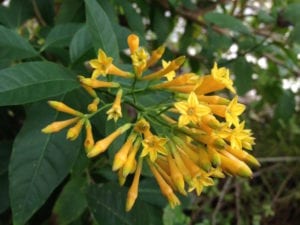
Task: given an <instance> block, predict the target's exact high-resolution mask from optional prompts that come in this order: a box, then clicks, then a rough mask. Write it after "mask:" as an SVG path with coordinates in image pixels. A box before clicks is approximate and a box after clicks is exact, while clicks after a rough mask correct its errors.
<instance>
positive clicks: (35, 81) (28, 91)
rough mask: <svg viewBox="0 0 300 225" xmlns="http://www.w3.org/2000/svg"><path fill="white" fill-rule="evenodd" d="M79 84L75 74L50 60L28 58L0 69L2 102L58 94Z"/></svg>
mask: <svg viewBox="0 0 300 225" xmlns="http://www.w3.org/2000/svg"><path fill="white" fill-rule="evenodd" d="M77 87H79V84H78V82H77V81H76V80H75V75H74V74H73V73H72V72H71V71H69V70H67V69H66V68H64V67H62V66H60V65H58V64H54V63H50V62H28V63H23V64H19V65H16V66H15V67H11V68H7V69H3V70H0V99H1V101H0V105H17V104H24V103H28V102H34V101H38V100H40V99H43V98H48V97H52V96H57V95H60V94H63V93H66V92H68V91H71V90H73V89H75V88H77Z"/></svg>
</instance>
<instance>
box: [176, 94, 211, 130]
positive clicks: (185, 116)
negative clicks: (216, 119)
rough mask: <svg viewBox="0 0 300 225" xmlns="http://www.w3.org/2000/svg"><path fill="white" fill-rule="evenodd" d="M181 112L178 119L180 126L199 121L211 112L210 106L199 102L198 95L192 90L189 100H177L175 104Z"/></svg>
mask: <svg viewBox="0 0 300 225" xmlns="http://www.w3.org/2000/svg"><path fill="white" fill-rule="evenodd" d="M174 106H175V108H176V109H178V111H179V113H180V114H181V115H180V117H179V120H178V126H179V127H183V126H185V125H187V124H189V123H190V122H191V123H194V124H196V123H198V122H199V121H200V120H201V117H202V116H205V115H207V114H209V113H210V108H209V107H208V106H206V105H204V104H201V103H199V102H198V99H197V96H196V94H195V93H194V92H191V93H190V95H189V97H188V99H187V101H182V102H177V103H175V104H174Z"/></svg>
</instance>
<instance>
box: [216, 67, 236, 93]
mask: <svg viewBox="0 0 300 225" xmlns="http://www.w3.org/2000/svg"><path fill="white" fill-rule="evenodd" d="M211 75H212V77H213V78H214V79H215V80H216V81H219V82H220V83H222V84H224V85H225V87H226V88H228V89H229V90H230V91H231V92H232V93H234V94H235V93H236V91H235V89H234V88H233V86H232V85H233V81H232V80H231V79H230V76H229V70H228V69H227V68H225V67H221V68H218V65H217V63H214V67H213V68H212V70H211Z"/></svg>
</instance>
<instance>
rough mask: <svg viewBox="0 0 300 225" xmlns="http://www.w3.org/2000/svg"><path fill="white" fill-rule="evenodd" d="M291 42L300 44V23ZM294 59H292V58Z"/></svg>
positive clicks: (290, 37)
mask: <svg viewBox="0 0 300 225" xmlns="http://www.w3.org/2000/svg"><path fill="white" fill-rule="evenodd" d="M289 40H290V41H293V42H296V43H298V44H300V23H298V24H296V26H295V27H294V28H293V30H292V32H291V34H290V36H289ZM290 58H291V59H292V57H290Z"/></svg>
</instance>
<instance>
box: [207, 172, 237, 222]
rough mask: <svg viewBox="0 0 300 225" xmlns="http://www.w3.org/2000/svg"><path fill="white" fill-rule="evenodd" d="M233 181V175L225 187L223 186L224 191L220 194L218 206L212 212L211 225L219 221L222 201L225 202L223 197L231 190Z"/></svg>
mask: <svg viewBox="0 0 300 225" xmlns="http://www.w3.org/2000/svg"><path fill="white" fill-rule="evenodd" d="M231 182H232V177H229V178H228V179H227V180H226V182H225V184H224V186H223V188H222V191H221V193H220V196H219V199H218V202H217V205H216V208H215V209H214V211H213V213H212V216H211V225H216V223H217V214H218V212H219V211H220V209H221V206H222V202H223V199H224V197H225V194H226V193H227V192H228V190H229V187H230V184H231Z"/></svg>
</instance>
